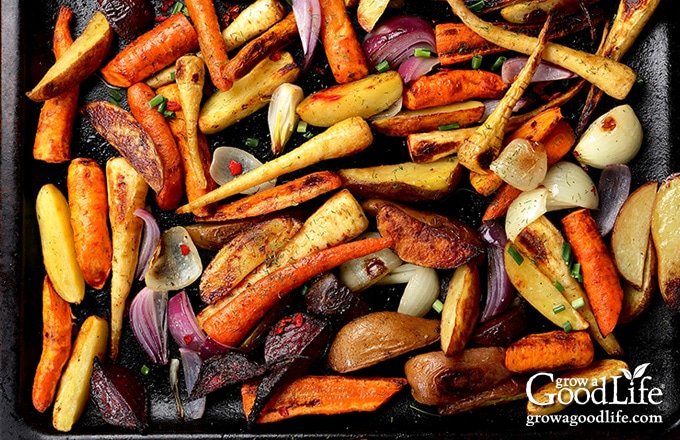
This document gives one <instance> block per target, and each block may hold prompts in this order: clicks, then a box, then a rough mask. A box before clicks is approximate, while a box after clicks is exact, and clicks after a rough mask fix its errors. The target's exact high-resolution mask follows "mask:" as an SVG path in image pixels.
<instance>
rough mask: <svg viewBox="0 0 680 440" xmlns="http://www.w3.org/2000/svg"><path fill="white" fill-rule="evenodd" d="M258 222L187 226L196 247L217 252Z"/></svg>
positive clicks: (210, 223) (241, 221) (211, 223)
mask: <svg viewBox="0 0 680 440" xmlns="http://www.w3.org/2000/svg"><path fill="white" fill-rule="evenodd" d="M257 222H258V221H257V220H256V219H246V220H236V221H228V222H208V223H195V224H193V225H187V226H185V227H184V229H186V230H187V232H188V233H189V236H190V237H191V239H192V240H193V242H194V244H195V245H196V247H199V248H201V249H205V250H208V251H219V250H220V249H222V246H224V245H225V244H227V243H228V242H229V241H230V240H231V239H232V238H234V237H236V236H237V235H238V234H240V233H241V232H244V231H247V230H249V229H250V228H252V227H253V226H254V225H255V224H256V223H257Z"/></svg>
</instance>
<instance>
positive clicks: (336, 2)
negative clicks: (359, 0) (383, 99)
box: [319, 0, 368, 84]
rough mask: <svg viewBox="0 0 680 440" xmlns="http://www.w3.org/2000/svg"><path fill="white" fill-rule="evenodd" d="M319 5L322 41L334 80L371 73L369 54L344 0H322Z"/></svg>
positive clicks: (341, 80) (344, 79) (344, 81)
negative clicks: (365, 52)
mask: <svg viewBox="0 0 680 440" xmlns="http://www.w3.org/2000/svg"><path fill="white" fill-rule="evenodd" d="M319 5H320V6H321V42H322V44H323V48H324V51H325V52H326V58H327V59H328V64H329V66H330V67H331V71H332V72H333V77H335V81H336V82H337V83H338V84H345V83H348V82H351V81H356V80H358V79H361V78H363V77H365V76H366V75H368V64H367V63H366V57H365V56H364V51H363V49H362V48H361V43H360V42H359V39H358V38H357V34H356V32H355V31H354V27H352V22H351V20H350V18H349V15H348V14H347V9H346V7H345V2H344V0H320V1H319Z"/></svg>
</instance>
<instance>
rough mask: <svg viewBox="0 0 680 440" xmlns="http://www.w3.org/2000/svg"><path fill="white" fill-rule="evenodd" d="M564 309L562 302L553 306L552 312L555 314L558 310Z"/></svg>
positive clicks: (562, 310)
mask: <svg viewBox="0 0 680 440" xmlns="http://www.w3.org/2000/svg"><path fill="white" fill-rule="evenodd" d="M565 310H567V308H566V307H564V304H559V305H556V306H555V307H553V313H554V314H556V315H557V314H558V313H560V312H564V311H565Z"/></svg>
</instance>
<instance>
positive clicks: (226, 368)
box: [189, 350, 266, 400]
mask: <svg viewBox="0 0 680 440" xmlns="http://www.w3.org/2000/svg"><path fill="white" fill-rule="evenodd" d="M265 371H266V367H265V366H264V365H260V364H258V363H256V362H254V361H252V360H251V359H250V357H249V356H248V355H247V354H245V353H243V352H240V351H236V350H228V351H226V352H224V353H220V354H217V355H215V356H211V357H209V358H208V359H205V360H204V361H203V363H202V364H201V369H200V372H199V374H198V379H196V383H195V384H194V388H193V390H192V391H191V396H190V397H189V399H190V400H195V399H199V398H201V397H204V396H207V395H208V394H210V393H212V392H215V391H217V390H219V389H222V388H224V387H227V386H229V385H235V384H238V383H241V382H246V381H249V380H251V379H254V378H256V377H259V376H261V375H263V374H264V373H265Z"/></svg>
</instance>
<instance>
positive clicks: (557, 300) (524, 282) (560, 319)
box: [504, 242, 588, 330]
mask: <svg viewBox="0 0 680 440" xmlns="http://www.w3.org/2000/svg"><path fill="white" fill-rule="evenodd" d="M504 256H505V258H504V260H505V270H506V272H507V273H508V277H510V282H512V285H513V286H515V289H517V291H518V292H519V294H520V295H522V298H524V299H525V300H527V302H528V303H529V304H531V305H532V306H533V307H534V308H535V309H536V310H538V311H539V312H540V313H541V315H543V316H544V317H545V318H547V319H548V320H549V321H550V322H552V323H553V324H555V325H557V326H558V327H563V326H565V325H567V324H566V323H567V322H568V323H569V324H568V325H569V326H571V328H572V329H574V330H585V329H587V328H588V322H587V321H586V320H585V319H583V317H581V315H580V314H579V313H578V312H577V311H576V310H574V308H573V307H572V305H571V303H570V302H569V301H567V300H566V299H565V298H564V296H563V295H562V294H561V293H560V291H559V290H558V289H557V287H555V285H554V284H553V281H552V280H550V278H548V277H547V276H546V275H545V274H544V273H543V272H541V271H540V269H539V268H538V267H537V266H536V264H535V263H533V262H532V261H531V259H530V258H528V257H527V256H524V255H522V254H520V253H519V251H518V250H517V248H516V247H515V245H514V244H513V243H512V242H508V244H507V245H506V246H505V253H504ZM560 309H561V310H562V311H560V312H558V313H555V312H554V310H560Z"/></svg>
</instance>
